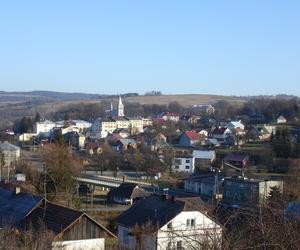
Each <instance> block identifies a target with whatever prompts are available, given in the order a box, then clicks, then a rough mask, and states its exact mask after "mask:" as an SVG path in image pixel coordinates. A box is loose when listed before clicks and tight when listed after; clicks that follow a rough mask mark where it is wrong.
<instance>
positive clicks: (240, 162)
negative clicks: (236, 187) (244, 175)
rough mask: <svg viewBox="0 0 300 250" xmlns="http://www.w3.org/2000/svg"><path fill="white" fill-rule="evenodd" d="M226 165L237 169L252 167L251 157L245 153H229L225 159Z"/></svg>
mask: <svg viewBox="0 0 300 250" xmlns="http://www.w3.org/2000/svg"><path fill="white" fill-rule="evenodd" d="M224 161H225V163H229V164H230V165H233V166H235V167H237V168H245V167H248V166H249V165H250V158H249V155H247V154H244V153H238V152H236V153H229V154H227V155H226V156H225V158H224Z"/></svg>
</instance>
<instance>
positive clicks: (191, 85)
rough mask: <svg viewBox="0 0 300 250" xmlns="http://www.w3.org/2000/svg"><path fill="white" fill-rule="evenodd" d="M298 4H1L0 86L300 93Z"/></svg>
mask: <svg viewBox="0 0 300 250" xmlns="http://www.w3.org/2000/svg"><path fill="white" fill-rule="evenodd" d="M299 13H300V1H276V0H272V1H271V0H270V1H268V0H263V1H262V0H257V1H255V0H251V1H250V0H249V1H242V0H239V1H230V0H228V1H214V0H207V1H204V0H203V1H202V0H196V1H192V0H189V1H182V0H181V1H176V0H169V1H168V0H163V1H162V0H157V1H156V0H151V1H146V0H145V1H144V0H138V1H126V0H122V1H113V0H112V1H100V0H97V1H89V0H87V1H82V0H81V1H76V0H70V1H67V0H63V1H62V0H57V1H55V0H51V1H30V0H26V1H24V0H19V1H1V3H0V90H7V91H17V90H22V91H29V90H55V91H67V92H89V93H106V94H110V93H124V92H139V93H144V92H145V91H149V90H161V91H162V92H163V93H171V94H175V93H208V94H225V95H257V94H279V93H286V94H295V95H299V96H300V15H299Z"/></svg>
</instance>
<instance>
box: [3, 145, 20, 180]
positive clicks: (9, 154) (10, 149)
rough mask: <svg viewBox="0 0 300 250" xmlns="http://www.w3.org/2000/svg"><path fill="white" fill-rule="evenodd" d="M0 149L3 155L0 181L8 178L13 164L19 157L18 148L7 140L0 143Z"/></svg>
mask: <svg viewBox="0 0 300 250" xmlns="http://www.w3.org/2000/svg"><path fill="white" fill-rule="evenodd" d="M0 150H1V151H2V153H3V156H4V166H0V182H1V179H4V178H7V179H9V178H10V172H11V171H12V170H13V169H14V168H15V166H14V165H15V164H16V163H17V162H18V161H19V158H20V148H19V147H17V146H15V145H13V144H10V143H9V142H7V141H4V142H3V143H0Z"/></svg>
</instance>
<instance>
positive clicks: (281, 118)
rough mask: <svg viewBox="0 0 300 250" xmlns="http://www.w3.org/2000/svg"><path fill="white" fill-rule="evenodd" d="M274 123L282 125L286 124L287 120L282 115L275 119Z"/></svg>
mask: <svg viewBox="0 0 300 250" xmlns="http://www.w3.org/2000/svg"><path fill="white" fill-rule="evenodd" d="M276 121H277V124H284V123H286V122H287V119H286V118H285V117H284V116H283V115H281V116H279V117H277V120H276Z"/></svg>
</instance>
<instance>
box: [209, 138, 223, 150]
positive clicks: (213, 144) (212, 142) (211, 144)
mask: <svg viewBox="0 0 300 250" xmlns="http://www.w3.org/2000/svg"><path fill="white" fill-rule="evenodd" d="M206 145H207V146H208V147H214V148H217V147H220V146H221V145H220V142H219V141H218V140H217V139H212V138H208V139H207V141H206Z"/></svg>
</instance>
